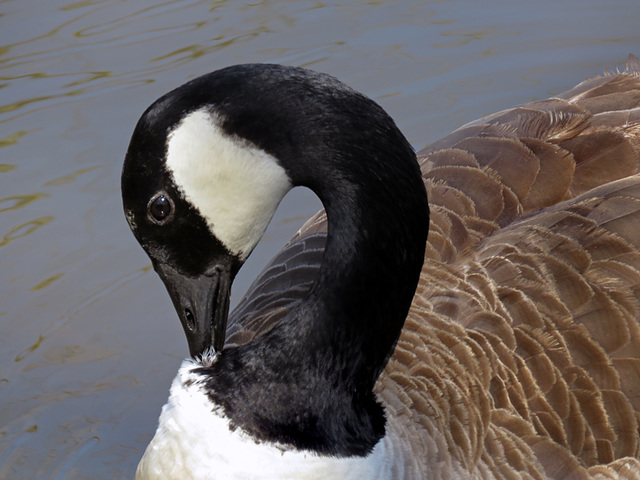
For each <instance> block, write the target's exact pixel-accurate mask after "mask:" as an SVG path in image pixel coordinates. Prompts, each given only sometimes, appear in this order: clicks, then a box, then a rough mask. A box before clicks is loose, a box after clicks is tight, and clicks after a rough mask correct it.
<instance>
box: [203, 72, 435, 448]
mask: <svg viewBox="0 0 640 480" xmlns="http://www.w3.org/2000/svg"><path fill="white" fill-rule="evenodd" d="M296 72H297V73H296ZM294 73H295V75H297V74H300V72H298V71H297V70H294ZM295 75H294V76H295ZM301 75H302V76H303V79H302V81H301V82H302V83H300V82H298V81H297V80H296V78H293V79H292V80H291V79H290V81H289V82H287V83H284V84H283V83H278V85H277V90H274V93H273V96H271V95H269V91H268V90H269V88H271V87H270V84H269V83H268V81H269V80H268V78H263V77H261V79H262V80H264V82H261V83H259V85H260V89H261V96H259V97H256V98H257V100H255V101H254V102H253V103H251V104H248V103H247V102H244V103H243V106H242V108H240V109H238V110H229V111H222V118H223V119H224V121H223V125H222V128H223V130H224V131H225V132H227V133H228V134H231V135H237V136H238V137H240V138H243V139H246V140H248V141H249V142H251V144H253V145H255V146H256V147H257V148H260V149H262V150H264V151H265V152H267V153H268V154H270V155H272V156H273V157H274V158H276V159H278V162H279V163H280V164H281V166H282V167H283V168H284V169H285V171H286V173H287V175H288V177H289V178H290V179H291V182H292V184H293V185H300V186H306V187H308V188H310V189H311V190H312V191H314V192H315V193H316V194H317V195H318V197H319V198H320V200H321V201H322V203H323V205H324V207H325V209H326V212H327V217H328V237H327V243H326V247H325V254H324V257H323V261H322V265H321V267H320V270H319V272H318V276H317V279H316V282H315V283H314V285H313V287H312V289H311V291H310V292H309V294H308V295H307V296H306V297H305V298H304V299H303V300H302V301H301V302H300V303H299V304H298V305H297V306H296V307H294V308H293V309H292V310H291V311H290V312H289V314H288V315H287V316H286V317H285V318H284V319H283V320H282V321H281V322H280V323H279V324H278V325H276V326H275V327H274V328H273V329H272V330H270V331H269V332H268V333H266V334H265V335H263V336H262V337H260V338H258V339H256V340H254V341H253V342H251V343H249V344H247V345H243V346H240V347H236V348H231V349H228V350H225V351H223V352H222V354H221V355H220V357H219V359H218V361H217V362H216V363H215V364H214V365H212V366H211V367H206V368H203V372H206V373H207V375H208V378H209V380H208V388H209V391H210V394H209V395H210V397H211V398H212V400H213V401H214V403H216V404H217V405H220V406H222V408H223V411H224V413H225V415H226V416H227V417H228V418H229V420H230V422H231V423H232V425H235V426H240V427H241V428H242V429H243V430H245V431H246V432H248V433H249V434H251V435H252V436H253V437H255V438H256V439H258V440H267V441H274V442H280V443H283V444H288V445H293V446H295V447H296V448H298V449H311V450H315V451H318V452H322V453H328V454H334V455H344V456H347V455H365V454H367V453H368V452H369V451H371V449H372V448H373V445H375V443H376V442H377V441H378V440H379V439H380V437H382V436H383V435H384V425H385V420H384V412H383V409H382V407H381V406H380V405H379V404H378V403H377V401H376V400H375V397H374V394H373V386H374V384H375V382H376V380H377V378H378V376H379V375H380V372H381V371H382V369H383V368H384V366H385V365H386V362H387V361H388V359H389V357H390V356H391V354H392V352H393V349H394V346H395V344H396V342H397V340H398V337H399V335H400V331H401V329H402V326H403V324H404V320H405V318H406V315H407V313H408V310H409V307H410V305H411V300H412V298H413V295H414V293H415V289H416V286H417V283H418V279H419V275H420V271H421V268H422V263H423V260H424V250H425V244H426V240H427V232H428V224H429V211H428V205H427V196H426V192H425V188H424V184H423V182H422V177H421V175H420V170H419V167H418V164H417V162H416V157H415V154H414V152H413V149H412V148H411V146H410V145H409V143H408V142H407V140H406V139H405V138H404V136H403V135H402V133H401V132H400V131H399V129H398V128H397V127H396V125H395V124H394V122H393V120H391V118H390V117H389V116H388V115H387V114H386V113H385V112H384V111H383V110H382V108H380V107H379V106H378V105H376V104H375V103H374V102H372V101H371V100H369V99H368V98H366V97H364V96H362V95H360V94H357V93H356V92H354V91H353V90H351V89H349V88H348V87H345V86H344V85H342V84H340V83H338V82H337V81H335V80H333V79H331V78H330V77H325V76H320V75H318V76H317V77H312V78H309V77H308V76H307V74H304V73H302V74H301ZM301 85H302V86H301ZM328 86H330V87H332V88H328ZM253 98H254V97H252V99H253ZM274 98H275V99H277V102H276V101H273V99H274ZM256 102H260V103H259V104H257V103H256ZM247 105H248V106H247Z"/></svg>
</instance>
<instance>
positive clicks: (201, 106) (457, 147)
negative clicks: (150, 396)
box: [122, 56, 640, 480]
mask: <svg viewBox="0 0 640 480" xmlns="http://www.w3.org/2000/svg"><path fill="white" fill-rule="evenodd" d="M639 72H640V62H639V61H638V60H637V59H636V58H635V57H633V56H630V57H629V60H628V63H627V69H626V71H625V72H623V73H618V74H608V75H605V76H602V77H596V78H593V79H590V80H587V81H585V82H583V83H581V84H579V85H578V86H576V87H574V88H573V89H571V90H570V91H568V92H566V93H564V94H562V95H559V96H557V97H554V98H552V99H549V100H545V101H539V102H532V103H530V104H527V105H524V106H521V107H517V108H514V109H510V110H506V111H503V112H499V113H497V114H494V115H491V116H488V117H485V118H483V119H481V120H478V121H476V122H473V123H471V124H468V125H466V126H464V127H462V128H460V129H458V130H456V131H455V132H454V133H452V134H451V135H449V136H447V137H445V138H443V139H442V140H439V141H437V142H435V143H433V144H431V145H429V146H427V147H425V148H424V149H423V150H421V151H420V152H418V155H417V161H416V156H415V154H414V153H413V151H412V149H411V147H410V146H409V145H408V143H407V141H406V140H405V139H404V137H403V136H402V134H401V133H400V132H399V130H398V129H397V127H396V126H395V124H394V123H393V121H392V120H391V119H390V118H389V117H388V116H387V115H386V114H385V113H384V112H383V111H382V109H380V107H378V106H377V105H376V104H375V103H374V102H372V101H371V100H369V99H367V98H366V97H364V96H362V95H360V94H358V93H357V92H355V91H353V90H351V89H350V88H348V87H346V86H344V85H343V84H341V83H340V82H338V81H337V80H335V79H333V78H332V77H329V76H326V75H323V74H317V73H314V72H309V71H307V70H303V69H298V68H293V67H283V66H274V65H241V66H235V67H229V68H227V69H223V70H220V71H217V72H214V73H212V74H209V75H206V76H204V77H200V78H198V79H196V80H194V81H192V82H189V83H187V84H185V85H183V86H182V87H180V88H178V89H177V90H174V91H173V92H170V93H169V94H167V95H165V96H164V97H162V98H161V99H159V100H158V101H156V102H155V103H154V104H153V105H152V106H151V107H149V109H147V111H146V112H145V113H144V114H143V116H142V118H141V119H140V121H139V123H138V125H137V126H136V129H135V131H134V134H133V137H132V140H131V143H130V146H129V150H128V152H127V158H126V160H125V166H124V170H123V178H122V189H123V202H124V208H125V213H126V216H127V219H128V221H129V224H130V226H131V228H132V230H133V232H134V234H135V236H136V238H137V239H138V241H139V242H140V243H141V245H142V246H143V248H144V249H145V250H146V251H147V253H148V254H149V256H150V257H151V259H152V262H153V265H154V268H155V269H156V271H157V272H158V273H159V274H160V276H161V278H162V279H163V281H164V283H165V285H166V286H167V289H168V291H169V294H170V295H171V298H172V300H173V302H174V305H175V306H176V309H177V311H178V314H179V317H180V319H181V322H182V325H183V327H184V329H185V334H186V335H187V340H188V343H189V348H190V352H191V354H192V356H193V357H194V359H190V360H185V362H184V363H183V365H182V367H181V368H180V371H179V373H178V376H177V377H176V379H175V380H174V382H173V384H172V386H171V392H170V397H169V401H168V402H167V404H166V405H165V406H164V407H163V411H162V414H161V417H160V421H159V426H158V430H157V432H156V434H155V436H154V438H153V440H152V441H151V443H150V445H149V447H148V448H147V450H146V452H145V455H144V457H143V459H142V460H141V462H140V465H139V467H138V471H137V475H136V478H138V479H160V478H164V479H171V478H175V479H178V478H179V479H189V478H192V479H197V480H204V479H217V478H225V479H233V478H256V479H258V478H264V479H266V478H292V479H293V478H296V479H312V478H314V479H315V478H325V479H328V478H336V479H338V478H340V479H343V478H353V479H356V478H367V479H508V478H525V479H589V478H593V479H636V478H637V479H640V301H639V297H638V294H639V291H640V174H639V172H640V73H639ZM297 185H302V186H307V187H309V188H311V189H312V190H313V191H314V192H315V193H316V194H317V195H318V196H319V197H320V199H321V201H322V202H323V206H324V207H325V211H326V213H325V211H323V212H320V213H319V214H318V215H316V216H315V217H314V218H312V219H311V220H309V221H308V222H307V223H306V224H305V225H304V226H303V227H302V228H301V230H300V231H299V232H298V234H296V236H295V237H294V238H293V239H292V240H291V241H290V242H289V243H288V244H287V245H286V246H285V247H284V248H283V249H282V251H281V252H280V253H279V254H278V255H276V257H275V258H274V259H273V260H272V262H271V263H270V265H269V266H267V268H266V269H265V270H264V272H263V273H262V274H261V275H260V276H259V277H258V278H257V279H256V280H255V282H254V284H253V285H252V287H251V288H250V289H249V292H248V293H247V295H246V296H245V297H244V299H243V300H242V301H241V303H240V304H239V306H238V307H237V308H236V309H235V311H234V312H233V313H232V314H231V315H230V317H229V321H228V323H227V309H228V290H229V286H230V284H231V282H232V280H233V276H234V275H235V273H236V272H237V270H238V268H240V266H241V265H242V263H243V261H244V260H245V259H246V258H247V256H248V255H249V254H250V252H251V250H252V249H253V247H254V246H255V244H256V243H257V242H258V240H259V238H260V236H261V235H262V233H263V232H264V229H265V228H266V225H267V223H268V221H269V220H270V218H271V215H272V214H273V212H274V211H275V209H276V207H277V205H278V203H279V201H280V200H281V199H282V197H283V196H284V195H285V194H286V192H287V191H288V190H289V189H290V188H292V187H293V186H297ZM427 197H428V199H429V205H430V208H429V207H428V206H427ZM427 232H428V234H429V236H428V241H427ZM227 324H228V328H227ZM223 345H224V348H223Z"/></svg>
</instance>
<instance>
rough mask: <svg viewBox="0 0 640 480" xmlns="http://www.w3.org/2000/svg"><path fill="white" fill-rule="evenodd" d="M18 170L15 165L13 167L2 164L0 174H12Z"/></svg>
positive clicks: (8, 164) (0, 164)
mask: <svg viewBox="0 0 640 480" xmlns="http://www.w3.org/2000/svg"><path fill="white" fill-rule="evenodd" d="M15 168H16V166H15V165H11V164H10V163H0V173H5V172H10V171H11V170H14V169H15Z"/></svg>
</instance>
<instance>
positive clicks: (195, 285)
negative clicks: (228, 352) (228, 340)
mask: <svg viewBox="0 0 640 480" xmlns="http://www.w3.org/2000/svg"><path fill="white" fill-rule="evenodd" d="M154 268H155V270H156V272H157V273H158V275H160V278H161V279H162V282H163V283H164V285H165V287H167V291H168V292H169V296H170V297H171V301H172V302H173V306H174V307H175V309H176V311H177V312H178V316H179V317H180V323H182V328H183V329H184V333H185V335H186V336H187V343H188V344H189V353H190V354H191V356H192V357H194V358H195V357H196V356H200V355H202V354H203V353H204V352H205V350H207V349H208V348H210V347H213V349H214V350H215V351H216V352H221V351H222V348H223V346H224V339H225V334H226V331H227V317H228V315H229V296H230V291H231V283H232V281H233V274H232V272H231V268H230V266H228V265H223V264H217V265H215V266H214V267H212V268H210V269H209V270H207V271H206V272H205V273H204V274H202V275H200V276H198V277H189V276H186V275H184V274H181V273H179V272H178V271H177V270H175V269H174V268H172V267H171V266H169V265H167V264H163V263H157V264H155V265H154Z"/></svg>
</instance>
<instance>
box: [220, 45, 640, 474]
mask: <svg viewBox="0 0 640 480" xmlns="http://www.w3.org/2000/svg"><path fill="white" fill-rule="evenodd" d="M639 72H640V62H639V61H638V59H636V58H635V57H633V56H630V57H629V60H628V63H627V69H626V71H625V72H622V73H617V74H606V75H604V76H600V77H596V78H593V79H589V80H587V81H585V82H583V83H581V84H579V85H578V86H576V87H574V88H573V89H571V90H569V91H568V92H566V93H564V94H561V95H558V96H556V97H554V98H551V99H549V100H543V101H538V102H531V103H529V104H526V105H523V106H520V107H517V108H513V109H509V110H505V111H503V112H499V113H496V114H494V115H490V116H488V117H484V118H483V119H480V120H478V121H475V122H473V123H470V124H468V125H466V126H464V127H462V128H460V129H458V130H457V131H455V132H454V133H452V134H451V135H449V136H447V137H445V138H443V139H441V140H439V141H437V142H435V143H433V144H431V145H428V146H427V147H425V148H424V149H422V150H421V151H420V152H419V154H418V155H419V161H420V165H421V169H422V174H423V179H424V182H425V186H426V188H427V192H428V195H429V200H430V205H431V222H430V233H429V241H428V245H427V252H426V256H425V264H424V267H423V270H422V274H421V277H420V282H419V285H418V289H417V292H416V295H415V297H414V300H413V304H412V306H411V310H410V313H409V316H408V317H407V320H406V323H405V326H404V328H403V331H402V334H401V336H400V339H399V341H398V344H397V347H396V349H395V352H394V354H393V356H392V357H391V360H390V362H389V363H388V365H387V367H386V368H385V370H384V371H383V373H382V375H381V376H380V378H379V380H378V383H377V385H376V393H377V395H378V397H379V398H380V399H381V400H382V401H383V402H384V405H385V409H386V412H387V419H388V428H389V429H390V430H391V431H392V432H393V434H394V435H395V436H396V437H397V438H398V439H399V440H398V441H399V442H401V443H403V445H404V446H405V447H406V449H407V450H408V451H410V452H411V453H412V455H411V458H413V462H412V463H411V464H408V465H407V466H406V468H407V472H409V473H410V472H413V476H414V477H415V478H421V473H420V472H424V471H426V468H427V466H428V468H429V469H430V471H432V472H433V478H449V477H450V476H451V473H452V472H453V471H465V472H475V474H474V476H475V477H476V478H514V476H515V477H517V478H553V479H560V478H562V479H582V478H601V479H604V478H607V479H610V478H612V479H616V478H620V479H622V478H640V461H639V460H638V458H640V387H639V386H640V324H639V320H638V318H639V317H640V304H639V302H638V293H639V291H640V176H639V175H637V174H638V172H639V171H640V107H639V105H640V73H639ZM325 232H326V217H325V214H324V212H319V213H318V214H317V215H316V216H315V217H314V218H312V219H311V220H310V221H309V222H307V224H305V226H303V227H302V228H301V230H300V231H299V232H298V234H297V235H296V236H295V237H294V238H293V239H292V241H291V242H290V243H289V244H288V245H287V246H286V247H285V248H284V249H283V250H282V251H281V252H280V254H278V255H277V256H276V257H275V258H274V260H273V261H272V262H271V264H270V265H268V266H267V267H266V269H265V270H264V272H263V273H262V274H261V275H260V276H259V277H258V278H257V279H256V281H255V282H254V284H253V286H252V288H251V289H250V291H249V293H248V294H247V296H246V297H245V298H244V299H243V300H242V302H241V303H240V305H239V306H238V308H237V309H236V310H235V311H234V312H233V313H232V314H231V318H230V322H229V323H230V329H229V335H228V338H227V341H228V342H230V343H231V344H233V343H238V344H241V343H244V342H247V341H249V340H251V339H253V338H255V337H257V336H260V335H261V334H263V333H264V332H265V331H268V330H269V329H270V328H271V327H272V326H273V324H274V323H276V322H277V320H278V319H279V318H281V317H282V316H283V315H284V314H286V312H287V311H288V310H290V309H291V308H292V306H293V305H295V304H296V302H297V301H299V300H300V299H301V298H303V297H304V295H305V294H306V293H307V291H308V290H309V288H310V287H311V285H312V284H313V280H314V278H315V274H316V273H317V270H318V269H319V265H320V262H321V259H322V247H323V244H324V241H325V237H326V233H325ZM285 292H286V293H285ZM417 439H430V440H429V442H426V443H425V442H420V441H418V440H417ZM407 478H413V477H411V475H409V474H408V475H407Z"/></svg>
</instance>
